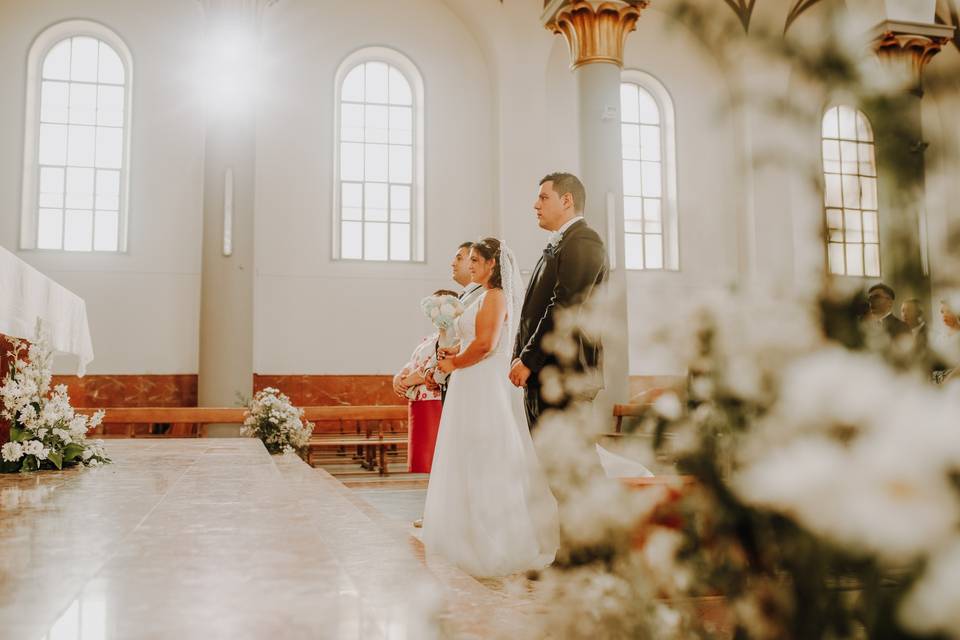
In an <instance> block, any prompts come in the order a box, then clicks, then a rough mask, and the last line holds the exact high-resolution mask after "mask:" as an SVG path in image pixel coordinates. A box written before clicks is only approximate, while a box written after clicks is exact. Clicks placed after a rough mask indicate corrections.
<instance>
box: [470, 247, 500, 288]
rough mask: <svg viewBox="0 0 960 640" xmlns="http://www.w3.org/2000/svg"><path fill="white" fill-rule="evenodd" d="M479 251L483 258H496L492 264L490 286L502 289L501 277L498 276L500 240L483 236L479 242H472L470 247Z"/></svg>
mask: <svg viewBox="0 0 960 640" xmlns="http://www.w3.org/2000/svg"><path fill="white" fill-rule="evenodd" d="M470 248H471V249H473V250H474V251H476V252H477V253H479V254H480V255H481V256H482V257H483V259H484V260H496V261H497V262H496V264H494V265H493V273H491V274H490V286H491V287H493V288H494V289H503V278H502V277H501V276H500V241H499V240H497V239H496V238H484V239H483V240H481V241H480V242H474V243H473V246H471V247H470Z"/></svg>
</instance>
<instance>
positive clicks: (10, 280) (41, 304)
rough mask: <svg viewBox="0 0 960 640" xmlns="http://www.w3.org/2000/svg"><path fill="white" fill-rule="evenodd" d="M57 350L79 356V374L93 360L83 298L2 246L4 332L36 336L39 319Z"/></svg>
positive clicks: (0, 319) (0, 325)
mask: <svg viewBox="0 0 960 640" xmlns="http://www.w3.org/2000/svg"><path fill="white" fill-rule="evenodd" d="M38 318H39V319H40V320H41V321H42V322H43V327H44V329H45V330H46V332H47V333H48V334H49V336H50V346H51V347H53V350H54V351H55V352H56V353H66V354H72V355H75V356H77V357H78V358H79V361H80V363H79V365H78V367H77V375H80V376H82V375H83V374H84V372H86V369H87V365H88V364H89V363H90V361H91V360H93V341H92V340H91V339H90V325H89V323H88V321H87V305H86V303H85V302H84V301H83V298H81V297H80V296H78V295H77V294H75V293H73V292H71V291H69V290H67V289H66V288H65V287H63V286H61V285H59V284H57V283H56V282H54V281H53V280H51V279H50V278H48V277H47V276H45V275H43V274H42V273H40V272H39V271H37V270H36V269H34V268H33V267H31V266H30V265H28V264H27V263H26V262H24V261H23V260H21V259H20V258H18V257H17V256H15V255H14V254H13V253H11V252H10V251H8V250H7V249H5V248H3V247H0V333H2V334H5V335H8V336H10V337H12V338H24V339H26V340H33V339H34V338H35V333H36V326H37V319H38Z"/></svg>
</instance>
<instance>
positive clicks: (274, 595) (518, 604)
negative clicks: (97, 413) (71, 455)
mask: <svg viewBox="0 0 960 640" xmlns="http://www.w3.org/2000/svg"><path fill="white" fill-rule="evenodd" d="M106 447H107V452H108V455H110V457H111V458H113V460H114V463H113V464H111V465H106V466H104V467H102V468H99V469H85V470H84V469H73V470H68V471H64V472H43V473H34V474H26V475H19V474H14V475H3V476H0V549H2V551H0V635H2V637H4V638H6V637H9V638H17V639H18V640H19V639H26V640H58V639H63V640H66V639H75V640H106V639H111V640H112V639H121V638H122V639H127V638H178V639H179V638H231V639H244V638H338V639H339V638H344V639H354V638H355V639H357V640H368V639H377V638H407V639H411V640H413V639H415V640H420V639H424V640H429V639H430V638H447V637H452V638H460V637H483V638H487V637H490V638H499V637H510V638H520V637H523V636H522V629H524V628H527V627H528V623H529V622H530V620H531V616H535V615H536V613H537V612H536V611H535V609H534V608H533V606H532V604H531V602H529V601H527V600H525V599H523V598H517V597H515V596H508V595H507V594H506V593H505V592H504V591H503V590H502V589H500V588H499V586H498V585H496V584H484V583H481V582H478V581H476V580H474V579H472V578H471V577H470V576H467V575H466V574H464V573H463V572H461V571H459V570H458V569H456V568H455V567H452V566H450V565H449V564H447V563H445V562H444V561H443V560H442V559H439V558H433V557H429V556H428V555H427V554H426V553H425V552H424V549H423V546H422V544H421V543H420V541H419V540H418V538H417V537H416V536H415V535H413V530H412V529H411V527H410V526H409V520H412V519H413V518H412V517H411V516H413V517H418V516H419V513H417V512H418V511H419V510H421V509H422V503H423V496H424V494H425V490H423V489H411V490H407V489H403V490H373V489H368V490H364V491H359V492H358V491H354V490H351V489H348V488H346V487H344V486H343V485H342V484H341V483H340V482H339V481H337V480H336V479H334V478H333V477H332V476H330V475H329V474H328V473H326V472H324V471H323V470H320V469H311V468H310V467H308V466H307V465H306V464H304V463H303V462H302V461H301V460H300V459H299V458H297V457H295V456H270V455H269V454H267V452H266V450H265V449H264V448H263V446H262V445H261V444H260V443H259V442H258V441H256V440H252V439H246V438H237V439H218V440H206V439H184V440H111V441H108V442H107V444H106ZM378 494H379V495H378Z"/></svg>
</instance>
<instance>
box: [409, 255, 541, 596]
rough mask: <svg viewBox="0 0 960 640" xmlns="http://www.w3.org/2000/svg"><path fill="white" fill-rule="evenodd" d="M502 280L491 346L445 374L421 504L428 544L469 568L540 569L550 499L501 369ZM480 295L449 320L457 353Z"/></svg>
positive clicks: (508, 335) (506, 337) (495, 572)
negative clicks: (499, 316)
mask: <svg viewBox="0 0 960 640" xmlns="http://www.w3.org/2000/svg"><path fill="white" fill-rule="evenodd" d="M511 257H512V256H511ZM506 266H507V265H504V267H506ZM514 266H515V265H514ZM515 274H516V276H518V275H519V270H516V271H515ZM516 276H514V278H515V280H514V282H518V281H519V278H517V277H516ZM504 289H505V291H504V293H505V294H507V296H508V309H510V312H509V313H508V315H507V320H506V321H505V322H504V327H503V330H502V331H501V333H500V340H499V344H498V345H497V347H496V349H494V351H493V352H492V353H491V354H490V355H489V356H487V357H486V358H484V359H483V360H481V361H480V362H478V363H477V364H475V365H473V366H471V367H466V368H464V369H457V370H456V371H454V372H453V374H452V375H451V377H450V382H449V384H448V386H447V396H446V401H445V403H444V405H443V414H442V417H441V419H440V431H439V434H438V436H437V445H436V449H435V451H434V457H433V468H432V470H431V473H430V484H429V486H428V488H427V502H426V506H425V508H424V513H423V542H424V545H425V547H426V549H427V552H428V553H430V554H433V553H436V554H439V555H441V556H443V557H444V558H446V559H447V560H448V561H450V562H451V563H453V564H455V565H457V566H458V567H460V568H461V569H463V570H464V571H466V572H467V573H469V574H470V575H472V576H475V577H493V576H505V575H509V574H511V573H516V572H519V571H525V570H528V569H539V568H543V567H545V566H547V565H548V564H550V563H551V562H553V559H554V556H555V555H556V551H557V547H558V545H559V524H558V517H557V502H556V499H555V498H554V497H553V494H551V493H550V489H549V487H548V485H547V482H546V478H545V476H544V474H543V471H542V470H541V467H540V464H539V462H538V460H537V455H536V452H535V451H534V447H533V440H532V439H531V438H530V432H529V430H528V428H527V424H526V421H525V420H524V419H523V413H522V411H523V409H522V395H521V393H522V392H521V391H520V390H519V389H517V388H515V387H514V386H513V385H512V384H511V383H510V381H509V379H508V377H507V376H508V373H509V369H510V354H511V348H510V347H511V341H512V339H513V335H514V333H513V332H511V330H510V329H511V325H512V324H513V323H512V322H511V319H512V318H511V316H512V315H513V309H515V308H517V307H516V303H515V301H514V302H513V303H512V304H511V302H510V301H509V300H510V297H511V292H509V291H508V290H509V287H508V286H507V282H506V278H505V282H504ZM512 295H514V296H515V295H516V289H514V290H513V292H512ZM486 297H487V292H484V293H482V294H481V295H480V296H479V297H478V298H477V300H476V301H475V302H474V303H473V304H472V305H470V307H468V308H467V309H466V310H465V311H464V313H463V315H461V316H460V318H459V319H458V320H457V328H458V330H459V333H460V336H461V343H460V344H461V352H462V351H463V350H465V349H466V347H467V345H469V344H470V342H471V341H472V340H474V339H475V337H476V319H477V312H478V310H479V309H480V306H481V305H482V304H483V301H484V299H485V298H486Z"/></svg>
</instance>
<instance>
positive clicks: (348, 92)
mask: <svg viewBox="0 0 960 640" xmlns="http://www.w3.org/2000/svg"><path fill="white" fill-rule="evenodd" d="M364 66H365V65H362V64H358V65H357V66H355V67H354V68H353V69H352V70H351V71H350V73H348V74H347V77H346V78H344V79H343V87H342V88H341V90H340V99H341V100H350V101H352V102H363V68H364Z"/></svg>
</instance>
